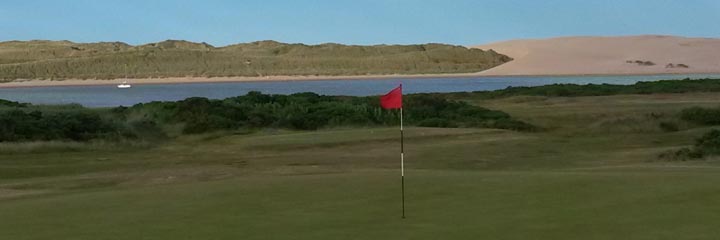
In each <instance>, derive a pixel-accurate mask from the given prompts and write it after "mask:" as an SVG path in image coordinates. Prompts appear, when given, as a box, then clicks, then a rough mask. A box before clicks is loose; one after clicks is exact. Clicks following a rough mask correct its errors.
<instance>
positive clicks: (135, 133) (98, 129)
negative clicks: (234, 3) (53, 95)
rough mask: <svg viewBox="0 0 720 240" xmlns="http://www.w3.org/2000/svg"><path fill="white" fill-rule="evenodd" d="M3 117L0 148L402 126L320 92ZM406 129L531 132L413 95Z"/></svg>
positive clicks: (28, 109)
mask: <svg viewBox="0 0 720 240" xmlns="http://www.w3.org/2000/svg"><path fill="white" fill-rule="evenodd" d="M2 103H3V104H4V105H3V106H5V107H4V108H2V110H1V113H0V141H11V142H12V141H34V140H41V141H50V140H73V141H88V140H91V139H98V138H101V139H128V138H130V139H134V138H138V139H162V138H165V137H167V136H177V135H181V134H201V133H208V132H213V131H225V130H227V131H235V130H238V129H246V130H252V129H262V128H279V129H291V130H316V129H319V128H328V127H344V126H387V125H397V124H398V119H399V116H398V114H399V113H398V111H391V110H384V109H381V108H380V106H379V103H378V99H377V97H336V96H321V95H318V94H314V93H298V94H292V95H268V94H262V93H259V92H250V93H248V94H247V95H244V96H238V97H232V98H227V99H222V100H211V99H207V98H200V97H193V98H188V99H185V100H182V101H177V102H151V103H143V104H137V105H135V106H132V107H118V108H113V109H85V108H82V107H79V106H76V107H74V108H61V107H59V106H33V105H29V104H23V103H15V102H9V101H3V102H2ZM405 106H406V111H405V114H404V120H405V124H407V125H410V126H425V127H466V128H467V127H469V128H474V127H482V128H501V129H513V130H522V131H532V130H536V128H535V127H534V126H532V125H530V124H527V123H524V122H522V121H517V120H514V119H513V118H511V117H510V115H508V114H507V113H504V112H501V111H495V110H489V109H486V108H482V107H477V106H472V105H470V104H468V103H466V102H461V101H454V100H447V99H444V98H441V97H438V96H430V95H408V96H406V100H405Z"/></svg>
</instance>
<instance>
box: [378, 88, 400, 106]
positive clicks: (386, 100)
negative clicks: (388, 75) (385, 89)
mask: <svg viewBox="0 0 720 240" xmlns="http://www.w3.org/2000/svg"><path fill="white" fill-rule="evenodd" d="M380 106H382V107H383V108H384V109H398V108H402V84H400V86H398V87H396V88H395V89H393V90H392V91H390V92H389V93H387V94H385V96H382V97H380Z"/></svg>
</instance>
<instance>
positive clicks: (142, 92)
mask: <svg viewBox="0 0 720 240" xmlns="http://www.w3.org/2000/svg"><path fill="white" fill-rule="evenodd" d="M684 78H692V79H699V78H720V75H699V74H693V75H652V76H594V77H586V76H574V77H472V78H422V79H377V80H326V81H279V82H237V83H186V84H157V85H134V86H133V87H132V88H130V89H117V88H116V87H115V86H73V87H32V88H6V89H0V99H7V100H12V101H19V102H29V103H33V104H66V103H79V104H82V105H84V106H87V107H115V106H121V105H122V106H130V105H133V104H136V103H142V102H151V101H175V100H181V99H185V98H188V97H207V98H216V99H221V98H226V97H232V96H238V95H244V94H245V93H247V92H249V91H260V92H263V93H272V94H291V93H298V92H316V93H319V94H324V95H350V96H368V95H381V94H384V93H385V92H387V91H388V90H390V89H391V88H393V87H395V86H396V85H397V84H398V83H401V82H402V83H403V90H404V92H405V93H427V92H466V91H480V90H497V89H503V88H506V87H509V86H538V85H547V84H553V83H576V84H588V83H595V84H601V83H610V84H633V83H636V82H638V81H657V80H663V79H684Z"/></svg>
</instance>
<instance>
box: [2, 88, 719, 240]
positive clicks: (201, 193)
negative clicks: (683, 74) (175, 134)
mask: <svg viewBox="0 0 720 240" xmlns="http://www.w3.org/2000/svg"><path fill="white" fill-rule="evenodd" d="M466 100H468V101H470V102H471V103H472V104H475V105H479V106H483V107H488V108H492V109H499V110H503V111H507V112H508V113H510V114H512V115H513V116H517V117H518V118H520V119H522V120H526V121H528V122H530V123H533V124H537V125H539V126H542V127H544V128H546V129H547V131H542V132H534V133H527V132H514V131H506V130H495V129H439V128H408V129H406V137H407V138H406V156H405V157H406V167H407V168H408V169H407V172H406V176H407V177H406V183H407V185H406V187H407V188H406V189H407V215H408V218H406V219H400V202H399V200H400V198H399V190H400V189H399V180H400V179H399V170H398V167H399V162H398V160H399V159H398V157H399V156H398V148H399V146H398V142H397V137H398V132H397V129H396V128H346V129H343V128H340V129H325V130H320V131H311V132H307V131H285V130H283V131H270V130H268V131H261V132H257V133H252V134H246V135H229V136H227V135H205V136H186V137H182V138H179V139H176V140H173V141H169V142H167V143H163V144H161V145H159V146H156V147H153V148H146V147H133V146H128V147H125V148H119V149H108V148H104V147H103V148H88V149H82V148H80V149H76V150H72V151H63V150H58V151H54V152H43V151H34V152H22V151H20V152H13V153H6V154H0V215H1V216H2V217H1V218H0V233H1V234H2V236H3V237H5V238H8V239H48V238H52V239H478V238H480V239H553V240H555V239H653V240H654V239H716V238H717V236H720V230H717V228H716V227H715V226H717V225H718V224H720V215H718V214H716V212H717V211H719V210H720V207H718V205H717V202H719V201H720V188H718V184H717V182H719V181H720V162H718V161H717V158H708V159H704V160H700V161H688V162H680V161H667V160H662V159H659V158H658V155H659V154H660V153H662V152H664V151H667V150H671V149H677V148H680V147H685V146H689V145H692V144H693V139H695V138H697V137H699V136H701V135H702V134H703V133H705V132H706V131H707V129H708V127H701V126H695V125H692V124H687V125H683V126H682V128H681V129H680V130H679V131H677V132H665V131H663V130H662V129H660V128H659V127H658V124H657V123H658V122H659V121H666V120H676V119H677V114H678V113H679V111H680V110H681V109H683V108H686V107H689V106H705V107H711V106H716V105H718V104H720V100H717V97H716V96H715V95H713V94H709V93H708V94H659V95H619V96H604V97H574V98H547V97H530V98H528V97H514V98H504V99H495V100H483V99H466ZM648 116H650V117H648ZM628 119H629V120H628ZM629 123H631V124H629ZM628 125H632V126H631V127H628Z"/></svg>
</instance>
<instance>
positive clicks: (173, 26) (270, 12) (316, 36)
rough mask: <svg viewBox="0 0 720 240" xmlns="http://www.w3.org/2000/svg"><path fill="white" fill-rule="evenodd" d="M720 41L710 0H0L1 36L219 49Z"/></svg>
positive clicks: (717, 9) (719, 8)
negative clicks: (644, 37)
mask: <svg viewBox="0 0 720 240" xmlns="http://www.w3.org/2000/svg"><path fill="white" fill-rule="evenodd" d="M638 34H663V35H681V36H693V37H720V1H718V0H676V1H668V0H584V1H583V0H544V1H540V0H538V1H536V0H532V1H531V0H523V1H521V0H475V1H473V0H305V1H303V0H257V1H254V0H235V1H232V0H204V1H189V0H175V1H170V0H155V1H153V0H112V1H104V0H97V1H93V0H66V1H55V0H2V1H0V41H6V40H31V39H49V40H71V41H75V42H97V41H123V42H127V43H130V44H143V43H148V42H157V41H162V40H165V39H184V40H190V41H196V42H207V43H210V44H213V45H215V46H223V45H227V44H232V43H238V42H250V41H256V40H266V39H272V40H277V41H281V42H293V43H295V42H301V43H308V44H316V43H325V42H337V43H344V44H380V43H388V44H408V43H427V42H441V43H451V44H460V45H473V44H480V43H487V42H493V41H501V40H509V39H516V38H546V37H556V36H572V35H638Z"/></svg>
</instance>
